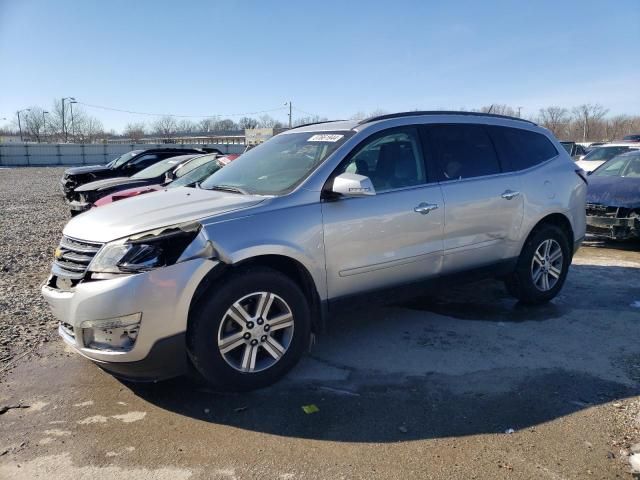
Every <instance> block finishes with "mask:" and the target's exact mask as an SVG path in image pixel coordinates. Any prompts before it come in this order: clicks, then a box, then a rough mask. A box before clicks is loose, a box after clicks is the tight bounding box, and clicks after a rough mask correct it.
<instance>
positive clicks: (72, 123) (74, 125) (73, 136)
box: [69, 98, 76, 143]
mask: <svg viewBox="0 0 640 480" xmlns="http://www.w3.org/2000/svg"><path fill="white" fill-rule="evenodd" d="M74 103H76V100H75V98H73V99H71V101H70V102H69V106H70V107H71V137H72V138H73V143H75V141H76V124H75V122H74V121H73V104H74Z"/></svg>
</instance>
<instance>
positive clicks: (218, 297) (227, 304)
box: [187, 268, 311, 390]
mask: <svg viewBox="0 0 640 480" xmlns="http://www.w3.org/2000/svg"><path fill="white" fill-rule="evenodd" d="M310 329H311V323H310V313H309V307H308V303H307V299H306V297H305V295H304V294H303V293H302V291H301V290H300V288H299V287H298V286H297V285H296V284H295V283H294V282H293V281H292V280H291V279H289V278H288V277H287V276H285V275H283V274H281V273H280V272H277V271H275V270H271V269H267V268H253V269H246V270H242V271H238V272H236V273H233V274H232V275H231V276H229V277H226V278H225V279H223V281H222V282H220V283H219V284H218V285H217V288H215V290H213V291H212V293H211V296H210V297H208V298H205V299H204V300H203V301H200V302H199V303H198V304H197V305H196V306H195V307H194V308H193V310H192V312H191V323H190V326H189V329H188V332H187V342H188V353H189V357H190V358H191V361H192V363H193V365H194V367H195V369H196V370H197V371H198V373H199V374H200V375H202V377H204V379H205V380H206V381H208V382H209V383H212V384H215V385H218V386H222V387H224V388H230V389H234V390H253V389H256V388H261V387H265V386H267V385H270V384H272V383H274V382H276V381H277V380H278V379H280V378H281V377H282V376H284V375H285V374H286V373H287V372H288V371H289V370H290V369H291V368H292V367H293V366H294V365H295V364H296V363H297V362H298V360H299V359H300V357H301V356H302V354H303V353H304V351H305V349H306V348H307V347H308V342H309V336H310V331H311V330H310Z"/></svg>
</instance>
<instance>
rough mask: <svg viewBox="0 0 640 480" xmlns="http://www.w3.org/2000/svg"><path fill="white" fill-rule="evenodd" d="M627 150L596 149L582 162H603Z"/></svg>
mask: <svg viewBox="0 0 640 480" xmlns="http://www.w3.org/2000/svg"><path fill="white" fill-rule="evenodd" d="M628 150H629V147H598V148H594V149H593V150H591V151H590V152H589V153H587V154H586V155H585V157H584V158H583V159H582V160H584V161H585V162H589V161H594V162H604V161H607V160H611V159H612V158H613V157H615V156H616V155H620V154H621V153H624V152H626V151H628Z"/></svg>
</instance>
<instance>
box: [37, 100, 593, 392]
mask: <svg viewBox="0 0 640 480" xmlns="http://www.w3.org/2000/svg"><path fill="white" fill-rule="evenodd" d="M586 183H587V181H586V177H585V176H584V172H582V171H581V170H580V169H576V166H575V164H574V162H573V161H572V160H571V158H570V157H569V156H568V154H567V152H566V150H565V149H564V148H563V147H562V145H560V143H558V141H557V140H556V139H555V138H554V137H553V136H552V135H551V134H550V133H549V132H548V131H547V130H545V129H543V128H540V127H538V126H537V125H535V124H534V123H531V122H528V121H525V120H521V119H517V118H509V117H503V116H497V115H486V114H476V113H463V112H411V113H403V114H393V115H384V116H380V117H375V118H370V119H367V120H365V121H361V122H357V121H338V122H326V123H320V124H314V125H307V126H302V127H299V128H294V129H292V130H289V131H287V132H284V133H282V134H280V135H277V136H276V137H274V138H272V139H270V140H269V141H267V142H265V143H264V144H262V145H260V146H258V147H256V148H254V149H252V150H251V151H249V152H247V153H245V154H244V155H242V156H241V157H240V158H238V159H237V160H235V161H234V162H232V163H231V164H230V165H228V166H226V167H225V168H223V169H221V170H219V171H218V172H216V173H214V174H213V175H212V176H210V177H209V178H208V179H207V180H205V181H204V182H203V183H202V184H201V185H198V186H197V187H195V188H187V187H182V188H174V189H167V190H164V191H158V192H155V193H151V194H148V195H142V196H140V197H134V198H132V199H128V200H126V201H122V202H116V203H113V204H111V205H108V206H105V207H102V208H98V209H94V210H91V211H89V212H87V213H83V214H82V215H79V216H78V217H76V218H74V219H73V220H71V221H70V222H69V223H68V224H67V226H66V227H65V229H64V232H63V237H62V241H61V243H60V246H59V247H58V248H57V249H56V253H55V261H54V263H53V268H52V273H51V276H50V277H49V279H48V280H47V282H46V284H45V285H44V286H43V287H42V293H43V295H44V296H45V298H46V299H47V301H48V302H49V303H50V305H51V307H52V309H53V312H54V313H55V315H56V316H57V318H58V319H59V320H60V328H59V332H60V335H61V336H62V338H63V339H64V341H65V342H67V343H68V344H69V345H71V346H72V347H74V348H75V349H76V350H77V351H78V352H80V353H81V354H82V355H84V356H85V357H87V358H89V359H91V360H93V361H94V362H96V363H97V364H98V365H100V366H101V367H102V368H104V369H106V370H108V371H110V372H112V373H113V374H115V375H117V376H120V377H124V378H129V379H139V380H149V379H158V378H166V377H170V376H175V375H178V374H181V373H183V372H186V371H189V370H190V371H194V372H196V373H197V374H199V375H200V376H202V377H204V379H206V380H207V381H209V382H212V383H215V384H217V385H223V386H225V387H226V388H232V389H239V390H248V389H253V388H259V387H263V386H265V385H268V384H271V383H273V382H274V381H276V380H277V379H278V378H280V377H282V376H283V375H284V374H285V373H286V372H287V371H288V370H289V369H291V367H293V366H294V365H295V363H296V362H297V361H298V360H299V359H300V357H301V356H302V355H303V353H304V352H305V350H306V349H307V348H308V347H309V344H310V339H311V337H312V335H313V332H318V331H321V330H322V328H323V326H324V324H325V322H326V319H327V318H328V317H330V316H331V314H332V311H334V309H335V308H337V307H338V306H339V305H341V304H344V303H347V304H353V302H354V301H355V298H356V297H360V298H363V296H364V295H371V294H373V295H375V296H376V297H377V298H381V296H384V297H385V298H393V299H394V300H398V299H400V298H402V297H403V296H406V295H415V294H416V287H418V288H419V289H421V290H418V293H419V291H422V292H424V291H425V290H424V289H425V288H429V286H430V285H431V286H433V284H434V282H436V283H438V284H441V283H442V282H443V281H445V280H446V279H451V278H455V279H457V280H459V279H472V278H478V276H494V277H499V278H503V279H504V280H505V283H506V286H507V289H508V290H509V292H510V293H512V294H513V295H514V296H516V297H517V298H518V299H519V300H520V301H521V302H524V303H529V304H536V303H541V302H546V301H548V300H550V299H552V298H553V297H554V296H555V295H557V293H558V292H559V291H560V289H561V288H562V285H563V283H564V281H565V278H566V275H567V271H568V269H569V265H570V263H571V258H572V255H573V253H574V251H575V250H576V249H577V248H578V246H579V245H580V242H581V241H582V239H583V237H584V233H585V192H586ZM383 291H384V292H386V293H385V295H381V292H383ZM389 291H392V292H393V293H392V294H389V293H388V292H389Z"/></svg>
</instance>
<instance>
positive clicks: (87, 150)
mask: <svg viewBox="0 0 640 480" xmlns="http://www.w3.org/2000/svg"><path fill="white" fill-rule="evenodd" d="M181 147H185V148H203V147H211V148H217V149H218V150H220V151H221V152H222V153H236V154H237V153H242V152H243V151H244V148H245V146H244V145H241V144H226V143H224V144H223V143H210V144H197V145H196V144H193V145H191V144H173V143H165V144H133V143H132V144H124V145H112V144H91V143H87V144H82V143H80V144H69V143H60V144H54V143H6V144H2V143H0V166H3V167H28V166H55V165H97V164H101V163H107V162H109V161H111V160H113V159H114V158H116V157H117V156H119V155H122V154H123V153H127V152H129V151H131V150H146V149H149V148H181Z"/></svg>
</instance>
